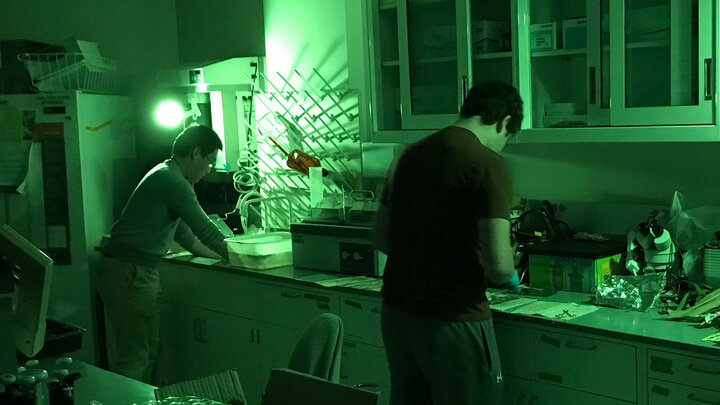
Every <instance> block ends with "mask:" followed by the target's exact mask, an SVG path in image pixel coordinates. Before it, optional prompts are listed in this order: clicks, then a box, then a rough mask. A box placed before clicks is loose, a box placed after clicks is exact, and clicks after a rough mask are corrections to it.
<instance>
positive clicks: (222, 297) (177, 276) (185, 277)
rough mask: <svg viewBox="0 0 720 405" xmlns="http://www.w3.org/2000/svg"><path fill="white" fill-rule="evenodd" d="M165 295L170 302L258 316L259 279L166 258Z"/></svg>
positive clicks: (163, 268)
mask: <svg viewBox="0 0 720 405" xmlns="http://www.w3.org/2000/svg"><path fill="white" fill-rule="evenodd" d="M159 271H160V283H161V285H162V293H161V296H162V298H163V299H164V300H165V301H168V302H179V303H182V304H184V305H188V306H191V307H196V308H202V309H208V310H211V311H216V312H221V313H225V314H230V315H236V316H240V317H243V318H248V319H255V312H256V307H255V301H256V300H255V281H254V280H253V279H251V278H248V277H244V276H241V275H238V274H233V273H227V272H223V271H218V270H212V269H209V268H202V267H196V266H190V265H182V264H175V263H167V262H163V263H162V264H161V265H160V268H159Z"/></svg>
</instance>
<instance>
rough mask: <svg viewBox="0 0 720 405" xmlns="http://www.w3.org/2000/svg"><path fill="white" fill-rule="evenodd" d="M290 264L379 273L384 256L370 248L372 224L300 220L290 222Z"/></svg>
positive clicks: (383, 266)
mask: <svg viewBox="0 0 720 405" xmlns="http://www.w3.org/2000/svg"><path fill="white" fill-rule="evenodd" d="M290 233H291V234H292V252H293V266H295V267H296V268H305V269H311V270H321V271H330V272H336V273H345V274H354V275H362V276H370V277H381V276H382V275H383V270H384V269H385V261H386V260H387V256H386V255H385V253H383V252H380V251H378V250H376V249H375V248H374V243H373V228H372V227H364V226H350V225H344V224H324V223H311V222H303V223H299V224H291V225H290Z"/></svg>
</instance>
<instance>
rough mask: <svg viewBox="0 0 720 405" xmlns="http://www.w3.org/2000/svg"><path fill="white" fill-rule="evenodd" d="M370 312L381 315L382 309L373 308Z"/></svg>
mask: <svg viewBox="0 0 720 405" xmlns="http://www.w3.org/2000/svg"><path fill="white" fill-rule="evenodd" d="M370 312H372V313H373V314H379V313H380V308H378V307H373V308H372V309H371V310H370Z"/></svg>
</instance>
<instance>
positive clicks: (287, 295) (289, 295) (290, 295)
mask: <svg viewBox="0 0 720 405" xmlns="http://www.w3.org/2000/svg"><path fill="white" fill-rule="evenodd" d="M280 296H281V297H285V298H300V297H301V296H302V295H301V294H297V293H296V294H293V293H289V292H284V293H282V294H280Z"/></svg>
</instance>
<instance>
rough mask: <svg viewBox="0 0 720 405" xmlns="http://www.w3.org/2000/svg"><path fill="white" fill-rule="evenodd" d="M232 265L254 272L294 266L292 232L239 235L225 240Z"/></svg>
mask: <svg viewBox="0 0 720 405" xmlns="http://www.w3.org/2000/svg"><path fill="white" fill-rule="evenodd" d="M225 242H226V243H227V246H228V253H229V259H230V264H231V265H233V266H239V267H245V268H248V269H254V270H264V269H271V268H275V267H283V266H289V265H291V264H292V262H293V260H292V238H291V236H290V232H267V233H262V234H257V235H238V236H233V237H231V238H227V239H225Z"/></svg>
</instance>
